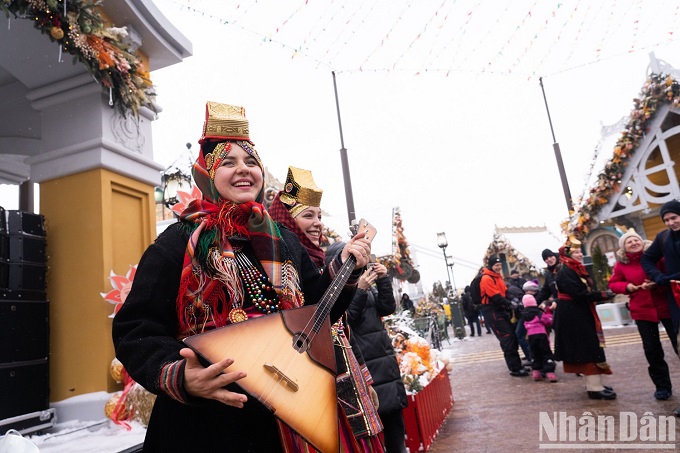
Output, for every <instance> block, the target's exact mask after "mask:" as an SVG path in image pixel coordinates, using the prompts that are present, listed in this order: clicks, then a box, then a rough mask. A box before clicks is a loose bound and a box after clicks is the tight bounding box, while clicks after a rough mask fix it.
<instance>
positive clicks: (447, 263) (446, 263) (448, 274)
mask: <svg viewBox="0 0 680 453" xmlns="http://www.w3.org/2000/svg"><path fill="white" fill-rule="evenodd" d="M442 252H444V265H445V266H446V275H447V276H448V277H449V284H452V281H451V273H450V272H449V260H448V259H447V258H446V247H442Z"/></svg>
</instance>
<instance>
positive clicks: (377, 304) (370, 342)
mask: <svg viewBox="0 0 680 453" xmlns="http://www.w3.org/2000/svg"><path fill="white" fill-rule="evenodd" d="M334 246H335V244H333V245H331V247H329V249H328V250H327V251H326V259H328V258H329V257H331V259H332V257H333V255H334V253H338V252H336V251H335V250H334V249H335V247H334ZM369 266H370V267H369V269H367V270H366V271H365V272H364V273H363V274H362V276H361V277H359V283H358V286H357V291H356V293H355V294H354V299H353V300H352V302H351V303H350V306H349V308H348V309H347V322H348V324H349V326H350V335H353V336H354V338H355V340H356V341H357V343H358V344H359V348H360V349H361V352H362V354H363V355H364V360H365V361H366V365H367V366H368V371H370V373H371V376H372V377H373V388H374V389H375V391H376V393H377V394H378V401H379V405H378V414H379V415H380V420H381V421H382V423H383V426H384V431H383V433H384V435H385V451H386V452H387V453H393V452H399V453H405V452H406V445H405V441H404V436H405V434H406V428H405V426H404V417H403V414H402V410H403V409H404V408H405V407H406V406H407V405H408V400H407V398H406V388H405V387H404V383H403V381H402V380H401V373H400V371H399V363H398V362H397V357H396V355H395V352H394V348H393V347H392V341H391V340H390V337H389V335H388V334H387V330H385V326H384V325H383V322H382V317H383V316H388V315H391V314H392V313H394V312H395V310H396V308H397V303H396V300H395V298H394V294H393V291H392V282H391V281H390V278H389V276H388V275H387V268H385V266H383V265H382V264H379V263H373V264H372V266H371V265H369Z"/></svg>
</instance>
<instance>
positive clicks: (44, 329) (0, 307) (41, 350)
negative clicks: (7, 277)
mask: <svg viewBox="0 0 680 453" xmlns="http://www.w3.org/2000/svg"><path fill="white" fill-rule="evenodd" d="M49 344H50V326H49V304H48V302H47V300H46V299H45V293H44V292H42V291H16V290H9V289H2V290H0V345H1V347H0V363H5V362H22V361H32V360H41V359H46V358H47V357H48V354H49Z"/></svg>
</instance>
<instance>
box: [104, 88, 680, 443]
mask: <svg viewBox="0 0 680 453" xmlns="http://www.w3.org/2000/svg"><path fill="white" fill-rule="evenodd" d="M199 143H200V145H201V148H200V153H199V156H198V159H197V161H196V162H195V164H194V166H193V170H192V172H193V177H194V181H195V183H196V186H197V187H198V188H199V189H200V191H201V193H202V198H201V199H197V200H193V201H192V202H191V203H190V204H189V205H188V206H187V208H186V209H185V210H184V212H182V214H181V215H180V216H179V221H178V222H177V223H175V224H173V225H171V226H170V227H168V228H167V229H166V230H165V231H164V232H163V233H162V234H161V235H159V237H158V238H157V240H156V241H155V242H154V244H152V245H151V246H149V247H148V249H147V250H146V251H145V253H144V255H143V257H142V259H141V261H140V263H139V265H138V268H137V273H136V278H135V280H134V284H133V286H132V288H131V290H130V293H129V295H128V297H127V299H126V302H125V304H124V305H123V306H122V308H121V309H120V311H119V312H118V314H117V315H116V317H115V319H114V322H113V340H114V345H115V348H116V356H117V358H118V359H119V360H120V361H121V362H122V363H123V364H124V366H125V369H126V370H127V372H128V373H129V374H130V376H132V378H134V380H135V381H137V382H139V383H140V384H141V385H143V386H144V387H145V388H146V389H148V390H149V391H151V392H152V393H154V394H156V395H157V398H156V401H155V405H154V409H153V412H152V414H151V418H150V421H149V425H148V429H147V434H146V439H145V442H144V451H146V452H153V451H194V450H201V451H203V450H205V451H213V450H216V449H220V448H223V447H224V446H225V445H226V444H225V442H227V443H228V444H229V449H230V450H233V451H243V452H248V451H253V452H259V451H270V452H275V451H282V452H313V451H318V448H317V446H315V445H314V444H313V442H310V441H309V440H308V438H307V437H305V435H304V432H297V431H295V430H294V429H292V428H291V427H290V425H289V424H288V423H286V420H281V419H279V418H277V417H275V416H274V414H273V413H272V411H271V410H270V408H269V407H268V405H267V395H266V394H262V395H258V394H256V395H251V394H247V393H246V392H245V391H244V390H243V388H242V387H240V386H239V385H238V384H239V382H241V381H242V382H245V381H246V380H247V378H248V375H249V373H256V372H257V370H249V371H247V372H246V371H245V369H244V368H242V366H244V365H243V364H242V363H238V362H236V361H234V359H233V358H232V357H229V356H225V357H221V358H220V359H219V360H217V361H213V363H211V362H210V361H207V360H206V359H205V357H203V356H202V355H201V351H200V350H195V349H194V348H191V347H187V345H186V344H185V343H184V342H183V339H185V338H187V337H191V336H194V335H198V334H203V333H207V332H211V331H215V330H218V329H227V328H230V327H233V326H234V325H237V324H240V323H242V322H244V321H247V320H249V319H255V318H259V317H262V316H266V315H272V314H280V316H281V317H282V319H283V316H284V313H286V312H287V310H294V309H297V308H302V307H305V306H308V305H313V304H317V303H318V302H319V301H320V300H322V299H326V298H330V297H332V300H331V302H330V303H331V306H330V308H329V310H328V312H327V313H326V314H325V315H324V316H328V317H329V321H330V322H329V325H330V326H332V327H331V328H330V331H331V339H330V340H329V341H330V342H329V347H331V348H332V349H333V350H334V353H335V357H334V365H335V366H334V367H331V368H334V370H333V376H332V378H333V379H335V384H336V385H335V391H336V394H335V395H333V398H332V401H333V403H334V406H335V408H334V409H333V411H335V412H337V420H338V431H337V432H338V435H337V437H338V439H337V442H338V448H339V451H342V452H389V453H391V452H400V453H401V452H405V451H406V448H405V441H404V437H405V426H404V419H403V414H402V410H403V409H404V408H405V407H406V405H407V398H406V392H405V388H404V383H403V382H402V379H401V375H400V370H399V366H398V362H397V359H396V357H395V351H394V349H393V347H392V344H391V340H390V338H389V336H388V333H387V331H386V330H385V327H384V325H383V323H382V318H383V317H385V316H388V315H390V314H392V313H394V312H395V311H396V310H397V307H398V305H399V307H400V309H402V310H404V311H407V312H411V313H413V312H414V311H415V304H414V302H413V301H412V300H411V299H410V298H409V296H408V295H407V294H403V296H402V298H401V299H400V300H399V301H398V303H397V300H395V297H394V291H393V288H392V282H391V279H390V277H389V276H388V271H387V268H386V267H385V266H384V265H382V264H380V263H375V262H372V260H371V239H372V238H371V237H369V236H368V235H367V233H366V231H362V230H359V231H358V232H357V234H356V235H355V236H354V237H353V238H352V239H350V240H348V241H347V242H337V243H334V244H332V245H331V246H330V247H328V248H327V249H325V250H324V248H322V247H321V239H322V231H323V223H322V218H321V208H320V202H321V196H322V190H321V189H320V188H319V187H317V186H316V184H315V183H314V180H313V177H312V174H311V172H310V171H308V170H303V169H299V168H296V167H292V166H291V167H289V170H288V175H287V178H286V182H285V184H284V189H283V190H281V191H280V192H279V193H276V194H273V193H271V194H269V195H270V197H269V200H268V203H267V206H266V207H265V205H264V204H263V203H264V194H265V190H264V189H265V187H264V165H263V163H262V161H261V159H260V156H259V154H258V152H257V151H256V149H255V146H254V144H253V142H252V141H251V139H250V135H249V128H248V120H247V119H246V118H245V112H244V109H243V108H241V107H237V106H231V105H226V104H219V103H212V102H209V103H208V104H207V105H206V117H205V122H204V127H203V134H202V137H201V139H200V140H199ZM660 214H661V218H662V220H663V222H664V223H665V225H666V226H667V227H668V229H667V230H664V231H663V232H661V233H659V234H658V235H657V236H656V238H655V239H654V241H653V242H652V241H647V240H644V239H643V238H642V237H641V236H640V235H639V234H638V233H637V232H635V230H633V229H629V230H628V231H627V232H626V233H625V234H623V235H622V236H621V237H620V240H619V250H618V252H617V253H616V259H617V263H616V266H615V267H614V269H613V274H612V276H611V279H610V280H609V282H608V286H609V287H608V288H605V289H603V288H600V289H598V288H596V286H595V283H594V282H593V279H592V278H591V276H590V274H589V272H588V270H587V269H586V267H585V266H584V264H583V257H584V255H583V247H582V244H581V243H580V242H579V241H578V240H577V239H576V238H574V237H569V239H568V240H567V241H566V242H565V243H564V244H563V245H562V246H561V247H560V248H559V250H558V251H557V252H553V251H552V250H549V249H546V250H544V251H543V253H542V258H543V260H544V262H545V265H546V268H545V271H544V274H543V278H542V279H541V280H542V284H539V282H538V280H526V279H525V278H523V277H522V276H521V275H520V274H519V272H518V271H517V269H512V270H511V271H510V273H509V276H508V277H507V278H504V276H503V263H502V261H501V259H500V258H499V257H498V256H490V257H488V260H487V263H486V266H485V267H484V268H482V269H481V270H480V273H479V275H478V276H477V278H476V279H475V280H474V281H473V282H472V283H471V284H470V285H469V286H467V287H465V290H464V291H463V293H462V294H461V298H460V300H461V303H462V308H463V313H464V316H465V318H466V319H467V323H468V324H469V326H470V336H471V337H474V336H481V335H482V323H483V325H484V327H485V329H486V333H487V334H492V333H493V334H494V335H495V336H496V338H497V339H498V341H499V344H500V348H501V350H502V352H503V356H504V359H505V364H506V366H507V368H508V372H509V374H510V375H511V376H513V377H527V376H531V377H532V379H533V380H535V381H541V380H544V379H545V380H547V381H549V382H557V381H558V380H559V378H558V376H557V372H556V371H557V366H556V365H557V362H562V364H563V372H564V373H574V374H577V375H580V376H583V378H584V381H585V382H584V386H585V389H586V395H587V397H588V398H590V399H598V400H612V399H615V398H616V397H617V394H616V392H615V391H614V389H613V388H612V387H611V386H609V385H605V381H604V380H603V376H604V375H610V374H612V372H613V371H612V369H611V367H610V366H609V364H608V362H607V359H606V356H605V352H604V346H605V336H604V333H603V329H602V325H601V322H600V319H599V316H598V313H597V310H596V304H598V303H601V302H604V301H608V300H611V299H612V298H613V297H614V295H615V294H616V293H618V294H625V295H627V296H629V300H630V301H629V304H628V306H629V309H630V313H631V316H632V319H634V320H635V323H636V326H637V329H638V332H639V335H640V338H641V340H642V345H643V350H644V355H645V357H646V360H647V362H648V365H649V366H648V371H649V376H650V379H651V381H652V383H653V385H654V388H655V391H654V397H655V398H656V399H658V400H666V399H668V398H670V397H671V396H672V384H671V377H670V373H669V367H668V364H667V363H666V361H665V357H664V352H663V347H662V344H661V334H660V331H659V323H661V324H662V326H663V328H664V330H665V331H666V334H667V335H668V337H669V338H670V341H671V344H672V347H673V349H674V351H675V353H676V354H677V352H678V345H677V331H678V326H679V324H680V309H679V308H678V305H677V304H676V301H675V298H674V295H673V291H672V290H671V285H672V282H673V281H675V280H678V279H680V252H679V251H680V202H679V201H675V200H673V201H670V202H668V203H666V204H664V205H663V206H662V207H661V210H660ZM329 287H330V288H331V289H330V290H329ZM338 288H339V290H338ZM327 290H329V291H327ZM329 293H332V296H328V294H329ZM319 305H321V304H319ZM286 319H288V318H286ZM307 322H311V320H307ZM315 323H316V320H315ZM303 324H304V322H303ZM252 325H253V324H251V323H247V324H244V326H246V327H247V328H244V329H242V330H239V332H243V331H248V330H249V329H255V327H252ZM233 332H234V330H223V332H222V334H223V335H227V336H228V335H233ZM260 334H261V332H259V331H256V332H252V333H251V335H254V337H253V338H257V336H258V335H260ZM305 341H307V339H306V338H304V337H300V338H299V339H297V340H296V341H291V349H293V347H295V348H300V350H296V353H300V352H301V351H302V352H304V350H305V349H304V347H303V346H302V344H303V343H304V342H305ZM309 341H310V342H311V340H309ZM331 343H332V344H331ZM258 346H259V345H258ZM254 347H256V346H254ZM261 347H266V345H263V346H261ZM520 351H521V352H522V355H523V357H522V355H520ZM310 354H311V352H310ZM328 371H330V370H328ZM276 373H278V374H276ZM276 373H275V376H278V377H279V378H278V379H284V373H283V372H281V371H277V372H276ZM276 382H277V385H278V380H277V381H276ZM676 412H677V413H676V415H680V409H678V410H677V411H676ZM187 426H191V435H187V431H186V427H187Z"/></svg>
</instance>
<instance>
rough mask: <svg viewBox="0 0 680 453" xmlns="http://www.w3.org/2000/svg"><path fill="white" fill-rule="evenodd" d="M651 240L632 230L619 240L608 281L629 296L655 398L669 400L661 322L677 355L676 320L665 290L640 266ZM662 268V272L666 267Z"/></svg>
mask: <svg viewBox="0 0 680 453" xmlns="http://www.w3.org/2000/svg"><path fill="white" fill-rule="evenodd" d="M651 244H652V241H646V240H643V239H642V237H641V236H640V235H639V234H637V233H636V232H635V230H634V229H633V228H631V229H629V230H628V231H627V232H626V233H625V234H624V235H622V236H621V237H620V238H619V247H620V248H619V250H617V251H616V261H617V263H616V265H615V266H614V271H613V274H612V276H611V278H610V279H609V289H611V290H612V291H614V292H615V293H618V294H627V295H628V296H629V297H630V302H629V303H628V309H629V310H630V316H631V317H632V318H633V319H634V320H635V324H636V325H637V328H638V333H639V334H640V339H641V340H642V348H643V350H644V352H645V357H646V358H647V363H648V364H649V367H648V368H647V370H648V372H649V377H650V378H651V379H652V382H653V383H654V385H655V386H656V391H655V392H654V398H656V399H658V400H667V399H668V398H670V397H671V395H672V393H673V391H672V386H671V376H670V373H669V371H668V364H667V363H666V361H665V360H664V353H663V347H662V346H661V337H660V336H659V322H661V324H663V326H664V328H665V329H666V333H667V334H668V337H669V338H670V340H671V344H672V345H673V349H674V350H675V353H676V354H677V352H678V345H677V339H676V336H675V335H674V334H673V321H672V320H671V312H670V309H669V308H668V302H667V299H666V288H664V287H661V286H658V285H657V284H656V283H654V282H653V281H651V280H650V279H649V277H647V275H646V274H645V271H644V270H643V269H642V265H641V264H640V259H641V258H642V254H643V253H644V250H645V249H647V248H649V246H650V245H651ZM659 265H660V270H662V271H663V267H661V263H659Z"/></svg>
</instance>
